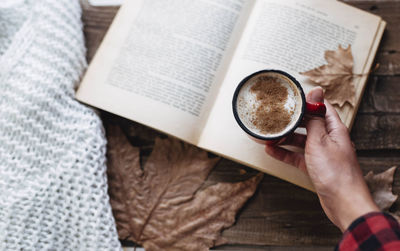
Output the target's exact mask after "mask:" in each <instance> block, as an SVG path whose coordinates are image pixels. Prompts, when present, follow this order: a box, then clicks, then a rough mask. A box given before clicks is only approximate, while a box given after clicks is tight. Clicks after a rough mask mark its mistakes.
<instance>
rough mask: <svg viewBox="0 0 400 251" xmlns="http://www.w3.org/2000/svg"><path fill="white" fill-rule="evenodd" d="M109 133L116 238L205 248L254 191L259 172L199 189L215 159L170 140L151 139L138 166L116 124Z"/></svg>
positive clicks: (161, 246) (152, 246) (152, 245)
mask: <svg viewBox="0 0 400 251" xmlns="http://www.w3.org/2000/svg"><path fill="white" fill-rule="evenodd" d="M107 132H108V139H109V151H108V161H109V162H108V171H107V173H108V177H109V193H110V201H111V205H112V208H113V213H114V217H115V219H116V222H117V229H118V234H119V237H120V239H125V240H131V241H134V242H135V243H137V244H140V245H142V246H143V247H144V248H145V249H146V251H152V250H196V251H197V250H199V251H201V250H208V248H209V247H212V246H214V245H220V244H223V243H225V240H224V239H223V238H222V237H221V236H220V233H221V231H222V230H223V229H225V228H228V227H230V226H231V225H232V224H233V223H234V222H235V215H236V213H237V211H238V210H239V209H240V208H241V207H242V206H243V205H244V203H245V202H246V201H247V199H248V198H250V197H251V196H252V195H253V193H254V192H255V190H256V188H257V185H258V183H259V182H260V180H261V179H262V177H263V176H262V174H258V175H256V176H254V177H253V178H250V179H248V180H246V181H244V182H238V183H218V184H216V185H212V186H209V187H207V188H205V189H202V190H201V189H200V188H201V186H202V185H203V183H204V181H205V180H206V178H207V176H208V174H209V172H210V171H211V169H212V168H213V166H214V165H215V164H216V162H217V159H216V158H214V159H210V158H209V157H208V156H207V153H206V152H204V151H202V150H199V149H198V148H196V147H193V146H190V145H188V144H184V143H181V142H179V141H178V140H174V139H156V143H155V146H154V150H153V152H152V153H151V155H150V157H149V158H148V160H147V162H146V164H145V165H144V167H143V169H142V168H141V166H140V161H139V160H140V157H139V149H138V148H136V147H133V146H132V145H131V144H130V143H129V142H128V141H127V139H126V137H125V135H124V134H123V133H122V131H121V130H120V128H119V127H115V126H114V127H110V128H109V130H107Z"/></svg>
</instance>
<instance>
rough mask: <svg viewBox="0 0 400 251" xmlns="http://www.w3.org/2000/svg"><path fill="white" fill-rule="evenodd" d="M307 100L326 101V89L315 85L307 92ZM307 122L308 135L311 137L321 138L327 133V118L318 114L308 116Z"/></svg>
mask: <svg viewBox="0 0 400 251" xmlns="http://www.w3.org/2000/svg"><path fill="white" fill-rule="evenodd" d="M307 102H309V103H318V102H322V103H323V102H324V91H323V89H322V88H321V87H315V88H314V89H312V90H311V91H310V92H309V93H308V94H307ZM306 119H307V122H306V128H307V135H308V137H309V138H311V139H312V138H315V139H320V138H322V137H324V136H325V135H326V134H327V131H326V126H325V119H324V118H321V117H316V116H308V117H307V118H306Z"/></svg>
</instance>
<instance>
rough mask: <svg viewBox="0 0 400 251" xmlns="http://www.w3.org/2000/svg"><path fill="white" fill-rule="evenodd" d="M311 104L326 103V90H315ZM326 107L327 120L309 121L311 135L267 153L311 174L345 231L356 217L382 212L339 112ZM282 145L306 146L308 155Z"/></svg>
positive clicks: (329, 210)
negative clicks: (362, 170)
mask: <svg viewBox="0 0 400 251" xmlns="http://www.w3.org/2000/svg"><path fill="white" fill-rule="evenodd" d="M307 101H308V102H310V103H316V102H323V101H324V98H323V90H322V89H321V88H320V87H317V88H314V89H313V90H312V91H310V93H309V94H308V95H307ZM325 105H326V107H327V112H326V116H325V119H324V118H319V117H309V118H306V129H307V136H305V135H300V134H292V135H291V136H289V137H287V138H285V139H283V140H281V141H280V142H279V144H278V145H277V144H272V143H267V146H266V152H267V153H268V154H269V155H271V156H272V157H274V158H276V159H278V160H281V161H283V162H285V163H287V164H290V165H293V166H296V167H298V168H299V169H301V170H303V171H305V172H306V173H308V175H309V176H310V178H311V181H312V182H313V184H314V187H315V189H316V192H317V194H318V197H319V199H320V202H321V205H322V208H323V209H324V211H325V213H326V215H327V216H328V217H329V219H330V220H331V221H332V222H333V223H334V224H335V225H336V226H338V227H339V228H340V229H341V230H342V231H344V230H346V229H347V227H348V226H349V225H350V224H351V222H353V221H354V220H355V219H356V218H358V217H360V216H362V215H364V214H366V213H369V212H372V211H379V209H378V207H377V206H376V204H375V203H374V201H373V199H372V197H371V194H370V192H369V190H368V187H367V185H366V183H365V181H364V177H363V175H362V172H361V169H360V166H359V164H358V161H357V156H356V153H355V149H354V146H353V144H352V142H351V140H350V136H349V133H348V130H347V128H346V126H345V125H344V124H343V123H342V122H341V120H340V118H339V116H338V114H337V112H336V110H335V109H334V108H333V107H332V106H331V105H330V104H329V103H326V104H325ZM279 145H291V146H297V147H303V148H305V153H304V154H302V153H296V152H291V151H288V150H286V149H284V148H281V147H280V146H279Z"/></svg>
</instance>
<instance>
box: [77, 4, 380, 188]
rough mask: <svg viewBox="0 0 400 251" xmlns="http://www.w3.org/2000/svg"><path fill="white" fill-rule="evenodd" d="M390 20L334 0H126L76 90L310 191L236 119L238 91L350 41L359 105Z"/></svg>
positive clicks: (351, 111) (319, 59) (348, 112)
mask: <svg viewBox="0 0 400 251" xmlns="http://www.w3.org/2000/svg"><path fill="white" fill-rule="evenodd" d="M385 25H386V23H385V22H384V21H382V19H381V18H380V17H377V16H375V15H372V14H369V13H367V12H364V11H361V10H358V9H356V8H353V7H350V6H348V5H346V4H344V3H341V2H337V1H333V0H332V1H321V0H285V1H281V0H129V1H125V3H124V4H123V5H122V7H121V9H120V10H119V12H118V14H117V16H116V18H115V19H114V22H113V24H112V25H111V27H110V29H109V31H108V33H107V35H106V37H105V39H104V41H103V43H102V45H101V46H100V48H99V50H98V52H97V54H96V55H95V57H94V59H93V61H92V63H91V64H90V66H89V68H88V70H87V72H86V75H85V76H84V79H83V81H82V83H81V85H80V88H79V90H78V92H77V99H78V100H80V101H82V102H84V103H87V104H89V105H92V106H95V107H98V108H100V109H103V110H106V111H109V112H111V113H115V114H117V115H120V116H122V117H125V118H128V119H131V120H134V121H136V122H139V123H142V124H145V125H147V126H150V127H152V128H155V129H157V130H160V131H162V132H165V133H167V134H170V135H173V136H175V137H178V138H180V139H182V140H184V141H187V142H189V143H191V144H194V145H196V146H199V147H201V148H204V149H206V150H208V151H211V152H214V153H216V154H219V155H221V156H224V157H226V158H229V159H232V160H235V161H238V162H240V163H243V164H245V165H248V166H251V167H253V168H256V169H258V170H260V171H263V172H266V173H269V174H272V175H274V176H277V177H279V178H281V179H284V180H287V181H289V182H292V183H294V184H297V185H299V186H301V187H304V188H307V189H310V190H313V187H312V184H311V183H310V180H309V178H308V177H307V175H306V174H304V173H303V172H301V171H299V170H298V169H296V168H294V167H291V166H288V165H286V164H283V163H281V162H279V161H276V160H273V159H272V158H270V157H269V156H267V154H265V152H264V146H263V145H260V144H257V143H254V142H253V141H251V140H250V139H249V137H248V136H247V135H246V133H245V132H244V131H242V129H241V128H240V127H239V126H238V125H237V123H236V121H235V119H234V117H233V113H232V105H231V102H232V96H233V92H234V90H235V88H236V86H237V85H238V83H239V82H240V81H241V80H242V79H243V78H244V77H246V76H247V75H249V74H251V73H253V72H256V71H259V70H262V69H279V70H283V71H286V72H288V73H290V74H291V75H293V76H295V77H296V78H297V79H298V80H299V81H300V83H302V85H303V88H304V90H305V92H307V91H309V90H310V89H311V88H312V86H311V85H310V84H308V83H307V82H306V81H305V79H304V77H302V76H300V74H299V72H303V71H306V70H310V69H312V68H314V67H317V66H320V65H322V64H325V60H324V58H323V55H324V52H325V50H336V49H337V48H338V45H339V44H341V45H343V46H344V47H346V46H347V45H349V44H350V45H351V46H352V50H353V55H354V60H355V66H354V72H355V73H357V74H364V73H365V74H366V75H365V76H364V77H360V78H357V79H356V83H355V85H356V88H357V90H356V100H357V105H356V106H355V107H354V108H352V107H351V106H345V107H343V108H342V109H340V110H339V113H340V116H341V118H342V120H343V121H344V122H345V124H346V125H347V126H348V127H351V125H352V123H353V120H354V117H355V113H356V111H357V108H358V105H359V103H360V100H361V96H362V93H363V91H364V87H365V84H366V80H367V75H368V74H367V73H368V72H369V70H370V68H371V65H372V62H373V59H374V56H375V54H376V51H377V47H378V44H379V41H380V39H381V37H382V33H383V30H384V27H385Z"/></svg>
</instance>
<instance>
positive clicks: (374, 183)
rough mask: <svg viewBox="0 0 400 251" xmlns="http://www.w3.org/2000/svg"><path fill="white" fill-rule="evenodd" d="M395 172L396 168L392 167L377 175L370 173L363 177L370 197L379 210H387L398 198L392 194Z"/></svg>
mask: <svg viewBox="0 0 400 251" xmlns="http://www.w3.org/2000/svg"><path fill="white" fill-rule="evenodd" d="M395 171H396V167H392V168H390V169H388V170H386V171H384V172H382V173H379V174H374V173H373V172H372V171H371V172H369V173H368V174H367V175H366V176H365V181H366V182H367V185H368V187H369V189H370V191H371V193H372V197H373V199H374V201H375V203H376V204H377V205H378V207H379V208H380V209H381V210H388V209H389V208H390V207H391V206H392V205H393V203H394V202H395V201H396V200H397V197H398V196H397V195H394V194H393V192H392V184H393V176H394V172H395Z"/></svg>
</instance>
